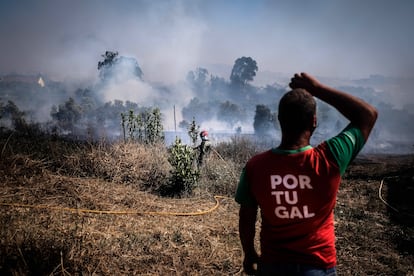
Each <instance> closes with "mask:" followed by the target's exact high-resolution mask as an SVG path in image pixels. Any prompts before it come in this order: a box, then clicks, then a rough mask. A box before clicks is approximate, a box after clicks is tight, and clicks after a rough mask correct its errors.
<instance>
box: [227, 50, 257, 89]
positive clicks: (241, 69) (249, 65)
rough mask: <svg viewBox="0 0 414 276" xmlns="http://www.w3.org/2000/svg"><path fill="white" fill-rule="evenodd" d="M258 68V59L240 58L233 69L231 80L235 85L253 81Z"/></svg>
mask: <svg viewBox="0 0 414 276" xmlns="http://www.w3.org/2000/svg"><path fill="white" fill-rule="evenodd" d="M258 69H259V68H258V67H257V63H256V61H255V60H254V59H252V58H251V57H241V58H238V59H236V61H235V62H234V66H233V69H232V70H231V75H230V81H231V83H232V84H233V85H237V86H243V85H246V84H247V82H249V81H253V79H254V77H255V76H256V72H257V70H258Z"/></svg>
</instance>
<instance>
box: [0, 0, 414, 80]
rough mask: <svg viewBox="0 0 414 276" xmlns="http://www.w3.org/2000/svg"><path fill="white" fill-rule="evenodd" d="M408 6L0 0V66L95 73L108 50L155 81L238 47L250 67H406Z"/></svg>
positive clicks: (377, 0) (348, 72)
mask: <svg viewBox="0 0 414 276" xmlns="http://www.w3.org/2000/svg"><path fill="white" fill-rule="evenodd" d="M413 13H414V1H412V0H294V1H293V0H285V1H277V0H274V1H265V0H256V1H250V0H246V1H226V0H208V1H205V0H199V1H197V0H182V1H164V0H147V1H141V0H135V1H132V0H131V1H123V0H113V1H107V0H96V1H88V0H70V1H69V0H67V1H65V0H39V1H35V0H33V1H24V0H21V1H15V0H1V1H0V37H1V43H0V74H5V73H10V72H23V73H39V72H40V73H44V74H47V75H48V76H50V77H51V78H55V79H59V80H61V79H67V78H69V79H71V78H75V79H76V78H80V79H85V78H89V77H96V76H97V63H98V61H99V60H100V59H101V56H100V55H102V54H103V53H104V52H105V51H106V50H112V51H118V52H119V53H120V55H124V56H132V57H135V58H136V59H137V60H138V62H139V64H140V66H141V68H142V70H143V72H144V79H147V80H157V81H162V82H173V81H177V80H180V79H184V78H185V76H186V74H187V72H188V71H189V70H193V69H195V68H196V67H199V66H201V67H205V68H207V69H209V66H211V65H212V64H227V65H230V66H232V65H233V63H234V61H235V60H236V59H237V58H239V57H241V56H250V57H252V58H254V59H255V60H256V61H257V63H258V66H259V71H264V70H266V71H272V72H282V73H287V74H290V73H294V72H297V71H307V72H309V73H313V74H316V75H321V76H329V77H344V78H360V77H361V78H363V77H368V76H369V75H371V74H383V75H386V76H405V77H407V76H408V77H413V75H414V73H413V72H414V54H413V49H414V31H413V29H412V28H413V26H414V16H413ZM209 70H210V71H211V69H209ZM213 73H214V72H213ZM229 74H230V72H228V75H229ZM228 75H226V76H223V77H226V78H228Z"/></svg>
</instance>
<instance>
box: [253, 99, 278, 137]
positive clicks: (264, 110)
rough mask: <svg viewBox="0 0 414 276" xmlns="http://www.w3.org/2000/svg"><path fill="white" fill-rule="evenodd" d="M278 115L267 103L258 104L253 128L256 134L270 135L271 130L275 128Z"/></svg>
mask: <svg viewBox="0 0 414 276" xmlns="http://www.w3.org/2000/svg"><path fill="white" fill-rule="evenodd" d="M275 122H276V115H275V114H272V112H271V111H270V109H269V108H268V107H267V106H265V105H261V104H259V105H256V114H255V116H254V122H253V128H254V133H255V134H256V135H268V134H269V131H270V130H274V129H275V126H276V124H275Z"/></svg>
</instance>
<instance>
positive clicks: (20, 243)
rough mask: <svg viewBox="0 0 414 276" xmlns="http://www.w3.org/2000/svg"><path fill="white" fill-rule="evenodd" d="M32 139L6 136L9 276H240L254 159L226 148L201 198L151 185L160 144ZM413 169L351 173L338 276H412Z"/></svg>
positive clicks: (365, 163)
mask: <svg viewBox="0 0 414 276" xmlns="http://www.w3.org/2000/svg"><path fill="white" fill-rule="evenodd" d="M34 140H36V139H34V138H31V139H27V137H26V138H25V137H18V136H13V135H10V136H5V137H2V138H1V140H0V142H1V143H0V150H1V158H0V171H2V173H1V174H0V182H1V186H0V202H1V204H2V205H1V206H0V208H1V212H0V225H1V226H0V249H1V250H0V274H1V275H81V274H87V275H91V274H96V275H125V274H128V275H243V274H242V271H241V262H242V257H243V256H242V255H243V254H242V250H241V247H240V244H239V239H238V225H237V223H238V222H237V219H238V205H237V204H236V203H235V202H234V200H233V199H232V196H233V191H234V189H235V185H236V184H235V183H236V181H237V177H238V176H237V174H238V173H239V169H240V166H241V163H240V164H238V163H237V162H236V160H239V161H242V160H245V159H246V158H248V155H250V154H251V153H250V152H247V151H246V156H243V157H241V156H238V158H234V156H233V158H232V157H231V155H230V154H229V152H231V151H230V150H229V149H228V148H226V147H224V146H223V145H221V146H220V147H217V156H211V158H210V159H209V160H208V163H207V164H206V167H205V168H204V169H203V175H204V177H202V180H201V184H200V185H199V186H198V187H196V189H195V190H194V191H193V193H192V194H191V195H187V196H184V197H182V198H170V197H161V196H159V195H158V194H157V193H155V192H154V190H153V189H151V187H149V186H148V181H150V182H151V181H153V183H155V182H159V181H163V179H165V177H166V176H167V174H168V170H169V167H168V166H167V165H166V164H165V162H166V161H165V157H164V156H163V155H164V154H165V151H164V150H162V149H152V148H150V147H143V146H139V145H136V144H127V145H125V144H115V145H102V144H87V143H86V144H79V143H76V142H71V141H64V140H59V139H50V138H47V139H44V140H40V139H39V140H36V141H34ZM239 146H240V148H242V149H247V147H246V145H239ZM229 147H230V145H229ZM235 148H237V146H236V147H235ZM226 150H227V151H226ZM218 156H219V157H220V158H218ZM413 165H414V156H412V155H410V156H390V155H387V156H380V155H372V156H361V157H360V158H358V159H357V160H355V162H354V163H353V164H352V165H351V167H350V168H349V170H348V173H347V174H346V175H345V177H344V180H343V183H342V187H341V189H340V193H339V195H338V202H337V208H336V210H335V214H336V229H337V230H336V231H337V245H338V271H339V273H340V275H414V250H413V249H414V223H413V221H414V220H413V213H414V204H413V202H412V198H413V196H414V183H413V181H414V169H413ZM220 168H221V170H220ZM213 171H214V172H216V173H215V174H214V173H213ZM207 176H208V177H207ZM145 183H147V184H145ZM381 184H382V185H381ZM154 185H155V184H154ZM157 185H159V184H157ZM380 188H381V189H380ZM379 189H380V190H379ZM379 191H380V194H381V197H382V200H383V201H382V200H381V198H380V197H379ZM214 195H221V196H223V197H220V198H217V202H218V203H219V205H218V206H217V205H216V200H215V198H214V197H213V196H214ZM13 204H15V205H13ZM22 204H23V205H22ZM387 204H388V205H389V206H387ZM96 210H98V212H96ZM99 210H100V211H101V212H99ZM177 213H179V214H177ZM189 213H192V214H189Z"/></svg>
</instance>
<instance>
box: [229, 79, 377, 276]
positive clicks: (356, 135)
mask: <svg viewBox="0 0 414 276" xmlns="http://www.w3.org/2000/svg"><path fill="white" fill-rule="evenodd" d="M289 86H290V87H291V88H292V91H290V92H288V93H286V94H285V95H284V96H283V97H282V99H281V100H280V102H279V110H278V111H279V112H278V119H279V123H280V126H281V130H282V139H281V143H280V145H279V146H278V147H277V148H274V149H271V150H268V151H266V152H263V153H261V154H258V155H256V156H254V157H253V158H251V159H250V160H249V161H248V162H247V164H246V166H245V167H244V169H243V172H242V174H241V177H240V182H239V185H238V188H237V192H236V201H237V202H238V203H239V204H240V214H239V216H240V218H239V233H240V240H241V244H242V248H243V251H244V261H243V267H244V270H245V272H246V273H247V274H256V273H257V274H258V275H336V268H335V267H336V250H335V234H334V217H333V209H334V207H335V202H336V195H337V192H338V188H339V183H340V179H341V175H342V174H343V173H344V172H345V169H346V168H347V166H348V165H349V163H350V162H351V161H352V160H353V159H354V158H355V156H356V155H357V154H358V152H359V151H360V150H361V149H362V147H363V145H364V144H365V142H366V141H367V139H368V136H369V134H370V132H371V130H372V128H373V126H374V124H375V121H376V119H377V111H376V109H375V108H374V107H372V106H371V105H369V104H368V103H366V102H365V101H363V100H361V99H359V98H357V97H354V96H352V95H350V94H347V93H344V92H342V91H339V90H336V89H334V88H331V87H329V86H326V85H324V84H322V83H320V82H319V81H318V80H317V79H315V78H314V77H312V76H310V75H308V74H306V73H301V74H295V75H294V77H293V78H292V79H291V83H290V84H289ZM313 97H316V98H318V99H320V100H322V101H324V102H326V103H327V104H329V105H331V106H333V107H334V108H336V109H337V110H338V111H339V112H340V113H341V114H342V115H343V116H345V118H347V119H348V120H349V121H350V123H349V125H348V126H347V127H346V128H345V129H344V130H343V131H342V132H341V133H339V134H338V135H337V136H335V137H333V138H330V139H328V140H326V141H324V142H322V143H321V144H320V145H318V146H316V147H312V146H310V143H309V142H310V138H311V136H312V133H313V131H314V130H315V128H316V125H317V118H316V102H315V99H314V98H313ZM258 207H260V213H261V218H262V224H261V234H260V247H261V255H260V257H259V256H258V254H257V253H256V250H255V247H254V236H255V223H256V215H257V209H258ZM256 263H257V271H256V270H255V268H254V264H256Z"/></svg>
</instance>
